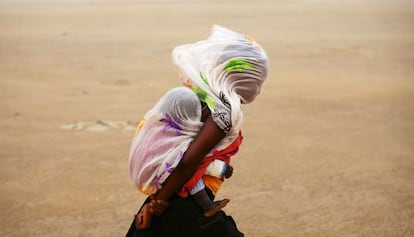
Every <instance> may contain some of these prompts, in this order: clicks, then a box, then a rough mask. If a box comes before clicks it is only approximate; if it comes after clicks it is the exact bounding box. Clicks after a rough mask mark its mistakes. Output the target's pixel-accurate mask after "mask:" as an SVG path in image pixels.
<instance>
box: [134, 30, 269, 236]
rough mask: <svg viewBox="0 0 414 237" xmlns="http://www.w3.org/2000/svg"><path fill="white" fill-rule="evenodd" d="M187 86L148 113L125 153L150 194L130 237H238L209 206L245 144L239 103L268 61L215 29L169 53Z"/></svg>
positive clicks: (250, 95)
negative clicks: (207, 35)
mask: <svg viewBox="0 0 414 237" xmlns="http://www.w3.org/2000/svg"><path fill="white" fill-rule="evenodd" d="M173 60H174V63H175V64H176V65H177V66H178V67H179V68H180V69H181V71H182V72H183V74H184V78H183V83H184V85H185V86H186V87H180V88H174V89H172V90H170V91H168V92H167V93H166V95H165V96H164V97H162V98H161V99H160V101H159V102H158V103H157V104H156V105H155V106H154V107H153V108H152V109H151V110H150V111H149V112H147V114H146V115H145V117H144V119H143V120H142V121H141V123H140V125H139V126H138V129H137V132H136V135H135V137H134V139H133V142H132V145H131V150H130V162H129V164H130V166H129V168H130V174H131V177H132V179H133V180H134V182H135V184H136V186H137V188H138V189H139V190H140V191H142V192H143V193H145V194H147V195H150V196H149V197H148V198H147V200H146V201H145V202H144V204H143V206H142V207H141V209H140V211H139V212H138V214H137V216H136V218H135V220H134V222H133V223H132V225H131V227H130V230H129V231H128V233H127V236H128V237H129V236H149V237H160V236H184V237H186V236H211V237H213V236H218V237H220V236H223V237H224V236H243V234H242V233H241V232H240V231H238V229H237V227H236V224H235V222H234V221H233V219H232V218H231V217H230V216H227V215H225V213H224V212H223V211H221V209H222V208H223V207H224V206H225V205H226V204H227V203H228V201H229V200H228V199H224V200H221V201H213V200H214V196H215V194H216V193H217V191H218V189H219V188H220V185H221V183H222V182H223V178H224V177H225V178H229V177H230V176H231V175H232V172H233V168H232V166H230V164H229V163H230V158H231V157H232V156H233V155H235V154H236V153H237V151H238V148H239V146H240V144H241V142H242V136H241V124H242V119H243V114H242V111H241V104H247V103H250V102H252V101H253V100H254V99H255V97H256V96H257V95H258V94H259V93H260V90H261V86H262V83H263V82H264V80H265V79H266V77H267V71H268V59H267V56H266V54H265V52H264V51H263V50H262V49H261V47H260V46H259V45H258V44H256V43H255V42H254V41H252V40H251V39H250V38H248V37H246V36H244V35H242V34H239V33H236V32H233V31H231V30H228V29H226V28H224V27H220V26H214V27H213V30H212V34H211V36H210V37H209V38H208V39H207V40H204V41H199V42H197V43H195V44H190V45H183V46H179V47H177V48H175V49H174V51H173Z"/></svg>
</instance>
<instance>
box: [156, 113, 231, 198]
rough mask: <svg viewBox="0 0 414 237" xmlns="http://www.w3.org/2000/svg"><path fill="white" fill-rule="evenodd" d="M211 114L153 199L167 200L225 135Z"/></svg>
mask: <svg viewBox="0 0 414 237" xmlns="http://www.w3.org/2000/svg"><path fill="white" fill-rule="evenodd" d="M225 135H226V134H225V133H224V132H223V131H222V130H221V129H220V128H219V127H218V126H217V124H216V123H215V122H214V121H213V119H212V118H211V116H209V117H208V118H207V119H206V121H205V122H204V125H203V127H202V128H201V129H200V132H199V133H198V135H197V136H196V138H195V139H194V140H193V142H192V143H191V144H190V146H189V147H188V149H187V151H186V152H185V153H184V156H183V158H182V160H181V162H180V163H179V164H178V166H177V167H176V168H175V169H174V171H173V172H172V173H171V174H170V176H169V177H168V178H167V180H166V181H165V182H164V184H163V186H162V189H161V190H160V191H159V192H158V193H157V194H156V195H155V196H154V199H155V200H164V201H167V200H169V199H170V198H171V197H172V196H173V195H174V194H175V193H176V192H177V191H178V190H179V189H180V188H181V187H182V186H183V185H184V183H185V182H187V180H188V179H189V178H191V176H192V175H193V174H194V172H195V171H196V170H197V167H198V165H199V164H200V162H201V160H202V159H203V158H204V157H205V156H206V155H207V154H208V153H209V152H210V151H211V149H213V148H214V146H216V145H217V143H219V142H220V141H221V139H223V138H224V137H225Z"/></svg>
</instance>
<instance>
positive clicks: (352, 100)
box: [0, 0, 414, 237]
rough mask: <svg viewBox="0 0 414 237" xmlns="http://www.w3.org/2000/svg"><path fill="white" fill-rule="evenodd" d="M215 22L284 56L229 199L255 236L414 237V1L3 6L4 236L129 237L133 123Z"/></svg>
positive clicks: (0, 172) (250, 124)
mask: <svg viewBox="0 0 414 237" xmlns="http://www.w3.org/2000/svg"><path fill="white" fill-rule="evenodd" d="M213 24H221V25H223V26H227V27H229V28H232V29H235V30H237V31H241V32H244V33H246V34H249V35H251V36H252V37H253V38H255V39H256V40H257V41H258V42H260V43H261V44H262V46H263V47H264V48H265V49H266V51H267V53H268V55H269V57H270V59H271V73H270V77H269V80H268V81H267V82H266V83H265V85H264V88H263V93H262V94H261V95H260V96H259V97H258V99H257V100H256V101H255V102H254V103H253V104H251V105H250V106H246V107H245V109H244V110H245V123H244V136H245V142H244V145H243V146H242V148H241V151H240V153H239V154H238V155H237V156H236V157H235V158H234V159H233V165H234V168H235V173H234V175H233V177H232V178H231V179H230V180H228V181H227V182H226V183H225V184H224V186H223V187H222V190H221V191H220V194H219V197H220V198H222V197H228V198H230V199H231V202H230V204H229V205H228V206H227V207H226V208H225V210H226V212H227V213H229V214H231V215H232V216H233V217H234V218H235V219H236V221H237V223H238V225H239V227H240V229H241V230H242V231H243V232H245V234H246V236H248V237H254V236H257V237H273V236H392V237H394V236H414V81H413V80H414V54H413V52H414V3H413V2H412V1H403V0H388V1H385V0H383V1H374V0H372V1H371V0H366V1H330V0H294V1H281V0H280V1H270V0H268V1H261V0H257V1H245V3H243V1H233V0H229V1H122V2H120V1H116V2H115V1H113V2H101V1H84V2H81V1H75V2H70V1H66V2H62V1H58V2H57V3H56V2H55V3H39V2H33V1H26V2H14V1H2V2H0V118H1V120H0V129H1V134H0V144H1V145H0V185H1V186H0V209H1V212H0V213H1V214H0V236H42V237H48V236H85V237H89V236H111V237H112V236H124V235H125V233H126V231H127V229H128V227H129V224H130V221H131V218H132V216H133V214H134V213H135V212H136V210H137V208H138V206H139V204H140V203H141V202H142V201H143V200H144V198H145V197H144V195H142V194H140V193H138V192H137V191H136V189H135V188H134V186H133V184H132V182H131V181H130V179H129V174H128V169H127V161H128V158H127V157H128V150H129V144H130V141H131V138H132V134H133V131H132V130H133V129H131V126H132V127H133V126H134V125H135V124H136V123H137V122H138V121H139V120H140V118H141V117H142V116H143V114H144V112H145V111H146V110H147V109H149V108H150V107H151V106H152V105H153V103H154V102H155V101H156V100H158V98H159V97H160V96H161V95H162V94H163V93H164V92H165V91H167V90H168V89H169V88H171V87H173V86H178V85H179V79H178V74H177V71H176V69H175V68H174V66H173V64H172V62H171V59H170V52H171V50H172V48H173V47H174V46H176V45H179V44H183V43H191V42H194V41H196V40H199V39H203V38H205V37H207V35H208V34H209V31H210V28H211V26H212V25H213Z"/></svg>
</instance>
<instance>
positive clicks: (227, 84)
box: [172, 25, 268, 140]
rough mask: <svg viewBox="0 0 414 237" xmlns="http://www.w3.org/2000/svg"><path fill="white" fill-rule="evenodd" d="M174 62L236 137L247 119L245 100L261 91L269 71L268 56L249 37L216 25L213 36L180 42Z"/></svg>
mask: <svg viewBox="0 0 414 237" xmlns="http://www.w3.org/2000/svg"><path fill="white" fill-rule="evenodd" d="M172 58H173V62H174V63H175V64H176V65H177V66H178V68H179V69H180V70H181V71H182V73H183V78H182V80H183V82H184V84H185V85H186V86H188V87H189V88H191V89H192V90H193V91H194V92H196V93H197V95H198V96H199V98H200V100H201V101H203V102H204V103H206V104H207V106H208V107H209V109H210V110H211V114H212V116H213V119H214V121H215V122H216V123H217V125H218V126H219V127H220V128H221V129H222V130H223V131H225V132H226V133H227V134H228V136H227V139H229V140H234V139H235V138H236V137H237V135H238V132H239V131H240V128H241V124H242V121H243V113H242V110H241V107H240V104H241V103H246V104H247V103H250V102H252V101H253V100H254V99H255V97H256V96H257V95H258V94H259V93H260V90H261V87H262V83H263V82H264V81H265V79H266V77H267V73H268V58H267V56H266V53H265V52H264V51H263V49H262V48H261V47H260V46H259V45H258V44H257V43H256V42H254V41H253V40H252V39H250V38H249V37H247V36H245V35H243V34H240V33H237V32H234V31H231V30H229V29H227V28H224V27H221V26H218V25H215V26H213V29H212V31H211V35H210V37H208V39H206V40H202V41H199V42H196V43H194V44H186V45H182V46H178V47H176V48H175V49H174V51H173V53H172Z"/></svg>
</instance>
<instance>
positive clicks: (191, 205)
mask: <svg viewBox="0 0 414 237" xmlns="http://www.w3.org/2000/svg"><path fill="white" fill-rule="evenodd" d="M149 201H150V199H149V198H147V200H145V202H144V204H145V203H148V202H149ZM144 204H143V205H144ZM141 208H142V206H141ZM170 236H171V237H175V236H177V237H195V236H196V237H243V236H244V234H243V233H241V232H240V231H239V230H238V229H237V227H236V223H235V222H234V220H233V218H232V217H231V216H227V215H226V214H225V213H224V212H223V211H220V212H218V213H217V214H215V215H214V216H212V217H209V218H206V217H205V216H204V211H203V209H202V208H201V207H200V206H198V205H197V203H196V202H195V201H194V199H193V198H191V197H188V198H181V197H179V196H178V195H176V196H174V197H173V198H172V199H171V206H170V207H169V208H168V210H167V211H166V212H165V213H164V214H163V215H162V216H154V218H153V220H152V225H151V227H150V228H149V229H146V230H140V231H139V230H137V229H136V228H135V223H134V221H132V224H131V227H130V228H129V230H128V233H127V234H126V237H170Z"/></svg>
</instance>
